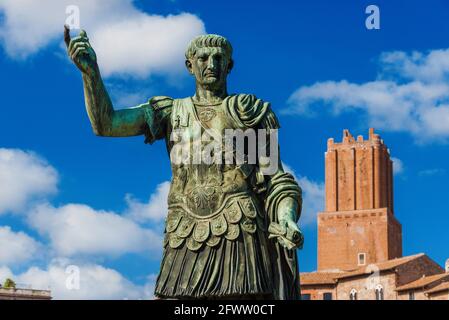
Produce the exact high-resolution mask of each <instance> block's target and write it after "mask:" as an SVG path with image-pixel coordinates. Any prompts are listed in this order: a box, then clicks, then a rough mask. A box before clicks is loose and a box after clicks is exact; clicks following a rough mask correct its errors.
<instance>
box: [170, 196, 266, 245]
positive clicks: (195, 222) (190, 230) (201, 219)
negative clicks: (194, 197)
mask: <svg viewBox="0 0 449 320" xmlns="http://www.w3.org/2000/svg"><path fill="white" fill-rule="evenodd" d="M265 223H266V222H265V218H264V211H263V209H262V208H260V205H259V204H258V202H257V199H256V198H255V197H254V196H252V195H251V194H249V193H238V194H233V195H230V196H228V197H226V199H225V200H224V201H223V203H222V204H221V205H220V206H219V208H218V209H217V210H216V211H214V212H211V213H210V214H209V215H206V216H205V215H198V214H197V212H195V211H194V210H192V209H191V208H190V207H188V206H186V205H185V204H184V203H176V204H170V205H169V212H168V216H167V220H166V227H165V232H166V237H165V245H169V246H170V247H171V248H175V249H176V248H179V247H181V245H183V244H184V243H185V244H186V245H187V247H188V249H190V250H192V251H196V250H199V249H200V248H201V247H202V246H203V245H204V244H205V245H207V246H209V247H214V246H217V245H218V244H219V243H220V242H221V240H222V238H226V239H227V240H230V241H233V240H237V239H238V237H239V236H240V235H241V233H242V232H246V233H250V234H252V233H255V232H256V230H257V229H261V230H265V229H266V227H265Z"/></svg>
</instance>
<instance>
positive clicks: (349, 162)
mask: <svg viewBox="0 0 449 320" xmlns="http://www.w3.org/2000/svg"><path fill="white" fill-rule="evenodd" d="M325 158H326V159H325V162H326V163H325V165H326V168H325V169H326V208H325V211H324V212H320V213H319V214H318V271H324V270H333V269H340V270H352V269H356V268H358V267H359V266H362V265H367V264H370V263H376V262H382V261H386V260H389V259H394V258H398V257H401V256H402V227H401V224H400V223H399V222H398V220H396V218H395V217H394V210H393V162H392V160H391V159H390V154H389V150H388V149H387V147H386V145H385V144H384V143H383V140H381V139H380V136H379V135H378V134H375V133H374V129H372V128H371V129H370V131H369V139H368V140H364V139H363V137H362V136H358V137H357V140H355V139H354V137H353V136H352V135H351V134H350V133H349V131H348V130H344V131H343V141H342V142H341V143H335V142H334V140H333V139H332V138H331V139H329V140H328V143H327V152H326V154H325Z"/></svg>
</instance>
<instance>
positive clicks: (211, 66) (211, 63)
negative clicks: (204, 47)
mask: <svg viewBox="0 0 449 320" xmlns="http://www.w3.org/2000/svg"><path fill="white" fill-rule="evenodd" d="M207 67H208V68H209V69H211V70H214V69H215V67H216V63H215V59H214V57H209V61H208V63H207Z"/></svg>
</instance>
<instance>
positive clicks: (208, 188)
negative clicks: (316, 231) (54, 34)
mask: <svg viewBox="0 0 449 320" xmlns="http://www.w3.org/2000/svg"><path fill="white" fill-rule="evenodd" d="M65 41H66V44H67V50H68V54H69V56H70V58H71V59H72V60H73V62H74V63H75V65H76V66H77V67H78V69H79V70H80V71H81V74H82V79H83V84H84V95H85V104H86V110H87V114H88V116H89V119H90V122H91V124H92V128H93V131H94V133H95V134H96V135H99V136H108V137H128V136H136V135H144V136H145V138H146V139H145V142H147V143H152V142H153V141H155V140H159V139H165V141H166V143H167V149H168V151H169V152H170V151H171V150H172V149H173V148H174V144H173V142H172V141H171V140H170V139H169V138H170V135H171V134H172V133H173V132H174V131H175V130H177V129H182V130H183V131H182V132H183V135H186V136H188V137H189V138H191V139H192V140H195V139H196V138H195V137H196V136H195V132H197V130H200V131H201V130H206V131H207V129H214V130H216V131H218V132H223V131H224V130H226V129H243V130H247V129H256V130H258V129H267V130H268V129H278V128H279V123H278V120H277V118H276V116H275V114H274V113H273V111H272V110H271V107H270V104H269V103H267V102H263V101H262V100H260V99H257V98H256V97H254V96H253V95H243V94H241V95H229V94H228V92H227V77H228V74H229V73H230V72H231V70H232V67H233V60H232V47H231V44H230V43H229V41H228V40H227V39H225V38H224V37H221V36H218V35H204V36H199V37H197V38H195V39H193V40H192V41H191V43H190V44H189V47H188V49H187V51H186V61H185V64H186V67H187V70H188V72H189V73H190V74H191V75H192V76H193V77H194V79H195V82H196V92H195V94H194V95H193V97H189V98H186V99H173V98H170V97H153V98H151V99H150V100H149V101H148V102H146V103H143V104H141V105H139V106H136V107H133V108H128V109H120V110H118V111H116V110H114V108H113V106H112V102H111V99H110V97H109V95H108V92H107V90H106V88H105V85H104V83H103V80H102V77H101V74H100V70H99V67H98V64H97V57H96V54H95V51H94V50H93V48H92V47H91V45H90V43H89V39H88V37H87V34H86V32H85V31H82V32H81V33H80V35H79V36H77V37H75V38H73V39H71V38H70V34H69V30H68V29H67V28H66V31H65ZM196 126H197V127H196ZM198 126H199V127H198ZM268 141H269V140H268ZM198 142H199V143H200V144H201V143H202V142H201V141H198ZM268 147H269V146H268V145H267V148H268ZM277 160H279V161H278V162H277V163H278V167H277V168H276V170H275V172H274V173H273V174H270V175H264V174H261V166H262V165H261V163H262V162H259V158H258V159H257V162H256V163H255V164H248V165H237V164H234V165H223V164H220V165H216V164H203V163H201V164H184V163H183V164H176V163H173V162H172V175H173V178H172V183H171V188H170V193H169V197H168V204H169V210H168V213H167V220H166V232H165V241H164V255H163V259H162V263H161V270H160V274H159V277H158V279H157V283H156V292H155V293H156V295H157V296H159V297H161V298H184V299H189V298H206V299H207V298H209V299H226V298H275V299H298V298H299V294H300V290H299V272H298V266H297V256H296V248H298V247H301V246H302V243H303V237H302V234H301V231H300V230H299V228H298V226H297V221H298V219H299V216H300V213H301V206H302V197H301V189H300V187H299V186H298V184H297V183H296V181H295V180H294V178H293V176H292V175H290V174H288V173H286V172H284V169H283V168H282V164H281V161H280V158H279V159H277ZM149 170H157V168H149Z"/></svg>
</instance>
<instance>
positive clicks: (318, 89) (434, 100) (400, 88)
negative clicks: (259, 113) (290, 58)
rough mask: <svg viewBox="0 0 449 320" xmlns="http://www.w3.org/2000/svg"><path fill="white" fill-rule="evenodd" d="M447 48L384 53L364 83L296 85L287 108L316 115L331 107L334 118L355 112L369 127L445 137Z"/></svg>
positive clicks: (422, 137)
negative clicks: (372, 75)
mask: <svg viewBox="0 0 449 320" xmlns="http://www.w3.org/2000/svg"><path fill="white" fill-rule="evenodd" d="M448 77H449V49H448V50H434V51H430V52H429V53H428V54H423V53H418V52H415V53H412V54H410V55H408V54H406V53H404V52H392V53H384V54H382V55H381V58H380V71H379V75H378V79H376V80H374V81H370V82H366V83H361V84H357V83H350V82H348V81H346V80H342V81H325V82H318V83H315V84H313V85H310V86H304V87H300V88H299V89H298V90H296V91H295V92H294V93H293V94H292V95H291V96H290V98H289V100H288V102H289V104H290V108H289V110H286V111H285V112H292V113H297V114H301V115H316V114H317V112H316V111H317V110H316V109H317V108H318V107H320V106H321V107H322V106H330V110H331V111H332V114H334V115H339V114H341V113H343V112H347V111H350V110H355V111H357V112H359V113H360V111H362V112H361V114H362V115H364V116H367V117H368V120H369V121H368V122H369V126H371V127H376V128H379V129H382V130H387V131H398V132H409V133H411V134H412V135H413V136H414V137H415V139H416V140H417V141H418V142H427V141H447V140H448V138H449V82H448V81H447V80H448Z"/></svg>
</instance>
